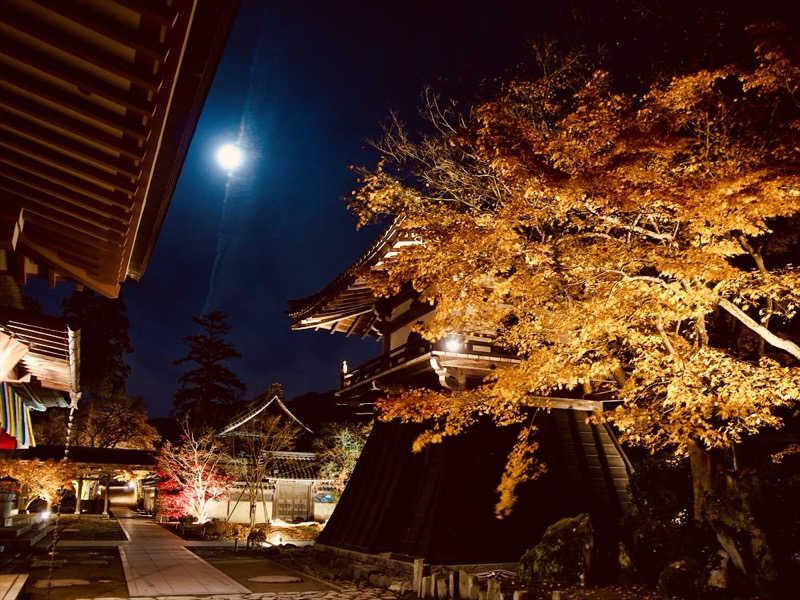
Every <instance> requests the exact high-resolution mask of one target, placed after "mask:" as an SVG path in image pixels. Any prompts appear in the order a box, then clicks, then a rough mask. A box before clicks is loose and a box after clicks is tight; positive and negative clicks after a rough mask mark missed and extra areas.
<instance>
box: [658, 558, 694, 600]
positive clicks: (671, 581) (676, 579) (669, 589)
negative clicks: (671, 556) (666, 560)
mask: <svg viewBox="0 0 800 600" xmlns="http://www.w3.org/2000/svg"><path fill="white" fill-rule="evenodd" d="M698 576H699V571H698V568H697V563H695V562H694V561H693V560H691V559H686V560H676V561H675V562H671V563H670V564H668V565H667V566H666V567H664V569H663V570H662V571H661V573H660V574H659V576H658V591H659V592H661V595H662V596H663V597H664V598H680V599H681V600H693V599H694V598H696V597H697V587H698V586H697V582H698Z"/></svg>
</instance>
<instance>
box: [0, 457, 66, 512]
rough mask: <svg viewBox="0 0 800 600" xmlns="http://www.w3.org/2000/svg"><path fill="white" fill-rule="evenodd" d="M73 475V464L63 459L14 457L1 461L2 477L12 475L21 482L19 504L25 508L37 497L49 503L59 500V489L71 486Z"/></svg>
mask: <svg viewBox="0 0 800 600" xmlns="http://www.w3.org/2000/svg"><path fill="white" fill-rule="evenodd" d="M73 476H74V468H73V466H72V465H71V464H70V463H66V464H64V463H63V462H62V461H54V460H39V459H33V460H18V459H14V458H5V459H3V460H2V461H0V477H11V478H13V479H16V480H17V482H18V483H19V486H20V491H19V496H20V502H19V504H20V506H22V507H23V508H25V507H27V506H28V505H29V504H30V503H31V502H32V501H33V500H35V499H37V498H41V499H42V500H44V501H45V502H47V504H48V505H50V504H53V503H55V502H57V500H58V492H59V490H60V489H62V488H66V487H71V485H72V484H71V482H72V479H73Z"/></svg>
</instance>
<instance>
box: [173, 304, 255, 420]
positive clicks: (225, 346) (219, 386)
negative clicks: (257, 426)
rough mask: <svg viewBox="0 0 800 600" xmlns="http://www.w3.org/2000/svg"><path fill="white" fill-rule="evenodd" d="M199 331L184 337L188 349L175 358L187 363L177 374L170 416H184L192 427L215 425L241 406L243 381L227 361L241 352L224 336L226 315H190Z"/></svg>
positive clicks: (220, 313)
mask: <svg viewBox="0 0 800 600" xmlns="http://www.w3.org/2000/svg"><path fill="white" fill-rule="evenodd" d="M192 320H193V321H194V322H195V323H196V324H197V325H198V326H199V327H200V333H199V334H195V335H188V336H186V337H185V338H184V341H186V343H187V344H188V345H189V351H188V353H187V354H186V355H185V356H183V357H181V358H179V359H177V360H175V361H174V362H175V364H176V365H183V364H188V365H191V368H189V370H187V371H185V372H184V373H183V374H182V375H181V376H180V378H179V380H178V381H179V383H180V387H179V389H178V391H177V392H175V399H174V401H173V408H172V413H173V416H176V417H179V418H184V417H188V418H189V421H190V423H191V424H192V427H193V428H207V427H219V426H221V425H223V424H224V423H225V422H226V421H227V419H229V418H230V416H231V414H232V413H233V412H235V411H236V410H238V409H239V408H241V404H242V397H243V396H244V391H245V385H244V383H242V382H241V380H240V379H239V377H237V375H236V374H235V373H234V372H233V371H231V370H230V369H229V368H228V366H227V363H228V361H229V360H231V359H233V358H241V354H239V352H238V351H237V350H236V348H234V347H233V345H232V344H231V343H230V342H228V341H226V340H225V335H226V334H227V333H228V331H230V326H229V325H228V322H227V321H228V317H227V315H226V314H225V313H224V312H222V311H219V310H214V311H211V312H208V313H206V314H204V315H202V316H200V317H192Z"/></svg>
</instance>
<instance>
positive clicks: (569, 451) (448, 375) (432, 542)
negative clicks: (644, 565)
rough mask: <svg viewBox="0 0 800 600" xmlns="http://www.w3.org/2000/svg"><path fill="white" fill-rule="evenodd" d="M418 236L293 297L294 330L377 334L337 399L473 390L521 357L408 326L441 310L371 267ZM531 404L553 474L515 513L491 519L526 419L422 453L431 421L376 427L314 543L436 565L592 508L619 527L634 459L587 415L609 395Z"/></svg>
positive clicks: (525, 489)
mask: <svg viewBox="0 0 800 600" xmlns="http://www.w3.org/2000/svg"><path fill="white" fill-rule="evenodd" d="M413 243H414V241H413V240H406V239H403V238H401V237H399V235H398V233H397V230H396V229H395V228H394V227H390V228H388V229H387V230H386V231H385V232H384V233H383V234H382V235H381V236H380V237H379V239H378V240H377V241H376V242H375V243H374V244H373V245H372V246H371V247H370V248H369V249H368V250H367V251H366V252H365V253H364V254H362V255H361V257H359V258H358V260H356V262H355V263H353V264H352V265H351V266H350V267H349V268H348V269H346V270H345V271H344V272H343V273H341V274H340V275H339V276H337V277H336V278H335V279H334V280H333V281H332V282H331V283H330V284H328V285H327V286H326V287H325V288H324V289H322V290H321V291H319V292H317V293H316V294H314V295H312V296H309V297H307V298H302V299H299V300H292V301H290V303H289V310H288V314H289V317H290V320H291V328H292V329H293V330H303V329H314V330H325V331H329V332H331V333H337V332H338V333H342V334H344V335H346V336H358V337H361V338H371V339H374V340H378V341H380V343H381V353H380V354H379V355H378V356H376V357H375V358H374V359H372V360H370V361H367V362H366V363H364V364H362V365H357V366H354V367H351V366H349V365H347V364H346V363H344V364H343V365H342V368H341V371H340V373H341V387H340V389H339V390H338V392H337V393H336V396H337V399H338V402H340V403H347V404H349V405H351V406H352V407H353V409H354V410H355V411H357V412H367V413H369V412H371V411H372V407H373V404H374V402H375V400H376V399H377V398H380V397H381V396H383V395H386V394H387V393H398V392H402V390H403V389H407V388H409V387H428V388H432V389H456V390H457V389H465V388H469V387H472V386H474V385H475V384H476V383H477V382H479V381H480V380H481V378H482V377H483V376H484V375H486V374H487V373H489V372H491V371H492V370H494V369H501V368H503V367H504V366H507V365H511V364H515V363H517V362H518V358H517V357H516V356H515V355H514V354H513V353H509V352H508V351H505V350H503V349H502V348H498V347H496V346H495V345H494V344H493V342H492V336H491V335H489V334H480V333H474V332H454V334H453V335H452V336H448V338H446V339H442V340H439V341H437V342H436V343H429V342H427V341H425V340H423V339H422V338H421V337H420V336H419V335H418V334H417V333H415V332H413V331H412V326H413V325H414V324H417V323H422V322H424V321H425V320H426V319H428V318H430V316H431V315H432V314H433V311H434V310H435V308H434V307H432V306H430V305H429V304H427V303H425V302H422V301H420V299H419V294H418V293H416V292H415V291H414V290H413V289H412V288H411V286H410V285H409V286H406V288H405V289H404V290H403V291H401V292H400V293H398V294H397V295H395V296H394V297H392V298H377V297H376V296H375V295H374V294H373V292H372V290H371V289H370V288H369V285H368V284H367V282H366V280H365V279H364V278H363V277H362V276H361V273H363V271H364V269H369V268H370V267H371V266H373V265H375V264H376V263H378V262H380V261H381V260H383V259H384V258H386V257H390V256H392V255H395V254H397V253H399V252H402V251H403V248H405V247H407V246H409V245H411V244H413ZM547 402H548V404H549V406H551V407H552V410H550V411H546V410H539V409H532V410H531V419H532V421H533V422H534V423H535V424H536V425H537V426H538V428H539V430H540V434H539V442H540V445H541V454H542V458H543V459H544V460H546V461H547V463H548V465H549V471H548V473H547V474H546V475H544V476H543V477H541V478H539V479H537V480H535V481H533V482H530V483H527V484H525V485H524V486H522V488H521V490H520V493H521V499H520V501H519V502H518V504H517V507H516V509H515V511H514V513H513V514H512V515H511V517H508V518H506V519H503V520H498V519H496V518H495V516H494V504H495V502H496V500H497V497H496V493H495V488H496V487H497V485H498V483H499V481H500V476H501V473H502V471H503V468H504V465H505V459H506V456H507V453H508V451H509V450H510V448H511V447H512V445H513V443H514V441H515V438H516V435H517V432H518V427H514V426H511V427H497V426H495V425H494V424H493V423H491V422H489V421H488V420H484V421H482V422H479V423H478V424H476V425H475V426H473V427H472V428H471V429H470V430H469V431H468V432H467V433H465V434H463V435H461V436H458V437H455V438H447V439H446V440H445V441H444V442H442V443H440V444H436V445H433V446H430V447H428V448H426V449H425V450H423V451H422V452H420V453H416V454H415V453H413V452H412V449H411V446H412V443H413V441H414V439H415V438H416V437H417V436H418V435H419V434H420V433H421V432H422V431H423V430H424V426H423V425H417V424H402V423H398V422H390V423H376V424H375V426H374V427H373V430H372V433H371V435H370V437H369V439H368V441H367V443H366V446H365V447H364V450H363V453H362V455H361V458H360V459H359V461H358V464H357V465H356V468H355V471H354V472H353V474H352V476H351V478H350V481H349V483H348V484H347V487H346V488H345V490H344V492H343V494H342V497H341V499H340V501H339V504H338V505H337V508H336V510H335V511H334V513H333V515H332V517H331V519H330V521H329V523H328V525H327V526H326V528H325V530H324V531H323V532H322V534H321V535H320V537H319V538H318V540H317V542H318V543H321V544H326V545H329V546H333V547H339V548H343V549H347V550H356V551H360V552H366V553H383V552H390V553H392V554H393V555H395V556H406V557H409V558H411V557H424V558H426V560H428V561H431V562H434V563H469V562H487V561H489V562H496V561H503V560H516V559H518V558H519V556H520V554H521V552H522V551H523V550H524V549H525V548H526V547H530V546H532V545H533V544H534V543H535V542H536V541H537V540H538V537H539V536H540V535H541V533H542V532H543V530H544V528H545V527H546V526H547V525H549V524H550V523H552V522H554V521H555V520H557V519H559V518H561V517H564V516H568V515H574V514H576V513H578V512H582V511H589V512H591V513H593V515H594V516H595V517H596V522H597V523H598V525H599V526H600V527H601V528H602V527H611V526H612V523H614V522H615V520H616V518H617V517H618V516H619V515H620V514H621V512H622V510H623V509H624V508H625V507H626V506H627V505H628V503H629V499H628V474H629V470H630V464H629V462H628V461H627V458H626V456H625V454H624V452H623V451H622V449H621V447H620V446H619V444H618V443H617V440H616V437H615V436H614V433H613V431H612V430H611V429H610V428H608V427H604V426H601V425H590V424H587V423H586V417H587V416H589V415H590V414H592V412H595V411H602V410H605V409H606V408H609V407H612V406H614V405H615V402H614V399H613V397H604V396H603V395H602V393H601V394H597V393H586V391H585V390H575V391H574V392H573V393H570V394H565V397H562V398H549V399H548V400H547Z"/></svg>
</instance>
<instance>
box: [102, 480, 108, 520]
mask: <svg viewBox="0 0 800 600" xmlns="http://www.w3.org/2000/svg"><path fill="white" fill-rule="evenodd" d="M108 484H109V480H108V478H106V484H105V485H104V486H103V516H104V517H107V516H108Z"/></svg>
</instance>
